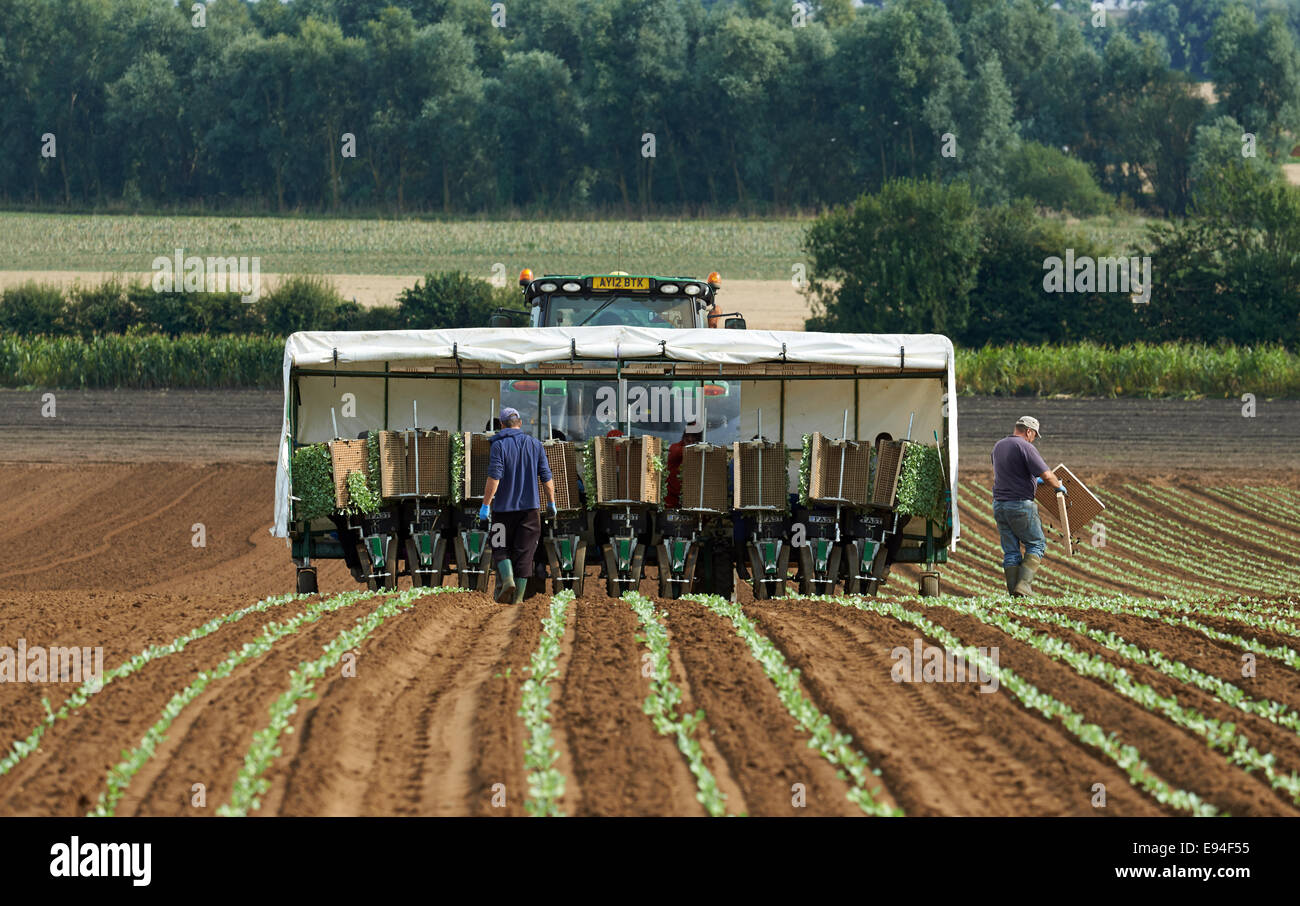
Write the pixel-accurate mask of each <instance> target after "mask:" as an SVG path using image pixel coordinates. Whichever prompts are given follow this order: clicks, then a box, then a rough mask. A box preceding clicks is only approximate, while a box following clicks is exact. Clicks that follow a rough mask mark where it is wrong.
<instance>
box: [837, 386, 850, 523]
mask: <svg viewBox="0 0 1300 906" xmlns="http://www.w3.org/2000/svg"><path fill="white" fill-rule="evenodd" d="M848 433H849V410H848V409H845V410H844V428H843V429H842V433H841V434H840V487H839V490H837V491H836V492H835V497H836V498H837V499H839V500H843V499H844V456H845V454H846V453H848V452H849V439H848V437H847V436H846V435H847V434H848ZM835 515H836V516H837V517H838V516H839V505H838V504H836V508H835ZM835 524H836V525H837V526H838V525H839V521H838V519H837V520H836V523H835ZM837 540H838V539H837Z"/></svg>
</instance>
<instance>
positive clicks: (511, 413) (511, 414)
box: [499, 406, 519, 425]
mask: <svg viewBox="0 0 1300 906" xmlns="http://www.w3.org/2000/svg"><path fill="white" fill-rule="evenodd" d="M499 417H500V419H501V424H503V425H504V424H505V423H506V422H508V421H510V419H512V418H519V410H518V409H512V408H511V407H510V406H506V407H505V408H504V409H502V410H501V412H500V414H499Z"/></svg>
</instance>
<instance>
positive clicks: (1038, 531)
mask: <svg viewBox="0 0 1300 906" xmlns="http://www.w3.org/2000/svg"><path fill="white" fill-rule="evenodd" d="M1038 437H1039V434H1038V419H1036V418H1034V417H1033V416H1030V415H1026V416H1024V417H1023V418H1021V419H1020V420H1019V421H1017V422H1016V428H1015V433H1014V434H1012V435H1011V436H1010V437H1004V438H1002V439H1001V440H1000V441H998V442H997V443H996V444H994V445H993V518H994V520H996V522H997V524H998V534H999V535H1000V536H1001V539H1002V571H1003V573H1005V574H1006V579H1007V591H1008V592H1009V593H1010V594H1011V595H1013V596H1014V597H1017V598H1023V597H1028V596H1029V595H1032V594H1033V593H1034V590H1033V586H1032V583H1033V581H1034V573H1036V572H1037V571H1038V569H1039V567H1041V566H1042V565H1043V554H1044V553H1046V551H1047V539H1046V538H1045V537H1043V524H1042V522H1041V521H1040V520H1039V518H1038V504H1037V503H1035V502H1034V490H1035V488H1036V486H1037V485H1039V484H1041V483H1042V482H1044V481H1046V482H1047V483H1048V484H1050V485H1051V486H1052V487H1054V488H1055V489H1056V493H1058V494H1064V493H1065V485H1064V484H1062V483H1061V480H1060V479H1059V478H1057V477H1056V473H1055V472H1053V471H1052V470H1051V469H1049V468H1047V463H1046V462H1044V461H1043V457H1042V456H1040V455H1039V453H1038V451H1037V450H1035V449H1034V441H1036V440H1037V439H1038ZM1022 544H1023V545H1024V546H1025V553H1024V556H1021V553H1020V546H1021V545H1022Z"/></svg>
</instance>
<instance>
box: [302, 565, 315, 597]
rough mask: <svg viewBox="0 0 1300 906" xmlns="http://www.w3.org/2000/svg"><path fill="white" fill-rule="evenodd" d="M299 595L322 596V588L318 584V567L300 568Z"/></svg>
mask: <svg viewBox="0 0 1300 906" xmlns="http://www.w3.org/2000/svg"><path fill="white" fill-rule="evenodd" d="M298 594H300V595H316V594H320V586H319V585H317V584H316V567H314V566H300V567H298Z"/></svg>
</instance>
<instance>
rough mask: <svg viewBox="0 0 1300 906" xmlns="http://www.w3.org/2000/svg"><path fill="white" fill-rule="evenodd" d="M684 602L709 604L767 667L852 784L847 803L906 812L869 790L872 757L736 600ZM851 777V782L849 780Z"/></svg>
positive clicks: (815, 744)
mask: <svg viewBox="0 0 1300 906" xmlns="http://www.w3.org/2000/svg"><path fill="white" fill-rule="evenodd" d="M683 600H690V601H695V602H697V603H699V604H702V605H704V606H705V607H707V608H709V610H711V611H713V612H714V613H715V614H717V615H718V616H720V617H723V618H725V619H728V620H730V621H731V625H732V626H733V627H734V628H735V630H736V634H737V635H738V636H740V638H741V639H743V640H744V642H745V644H746V646H748V648H749V653H750V654H751V655H753V657H754V660H755V661H757V662H758V664H759V666H761V667H762V668H763V672H764V673H765V674H767V678H768V679H769V680H770V681H771V683H772V685H773V686H774V687H775V688H776V693H777V696H778V697H779V698H780V699H781V703H782V704H783V705H785V708H786V710H787V711H789V712H790V716H791V717H793V718H794V720H795V723H797V724H798V725H799V726H800V727H802V728H803V730H804V731H805V732H807V733H808V734H809V735H810V736H811V737H812V738H811V739H810V740H809V743H808V744H809V746H811V747H812V748H815V749H816V750H817V751H818V752H819V753H821V756H822V757H823V758H825V759H826V760H827V761H829V762H830V763H831V764H833V765H835V766H836V767H838V768H840V772H839V774H840V777H841V778H842V779H844V780H846V781H850V789H849V792H848V799H849V801H850V802H852V803H853V804H854V805H856V806H858V808H860V809H862V810H863V811H864V812H866V813H867V814H868V815H876V816H885V817H897V816H901V815H902V814H903V811H902V809H895V808H890V807H889V806H888V805H886V804H885V803H882V802H879V801H877V799H876V796H877V795H879V793H880V787H879V786H876V787H875V788H874V789H870V790H869V789H867V786H866V785H867V784H868V783H869V782H870V780H871V777H872V776H873V775H875V776H879V774H880V770H879V769H876V770H874V771H873V770H872V769H871V766H870V765H869V764H868V762H867V756H866V755H864V754H862V752H860V751H858V750H856V749H854V748H853V747H852V745H851V743H852V742H853V737H851V736H849V735H847V734H845V733H842V732H840V731H838V730H837V729H835V727H833V726H832V725H831V719H830V717H829V716H828V715H826V714H823V713H821V711H820V710H818V708H817V706H816V705H815V704H813V702H812V700H811V699H809V698H808V696H806V695H805V694H804V692H803V689H802V688H801V687H800V684H799V671H798V670H797V669H796V668H793V667H791V666H790V665H789V664H787V663H786V661H785V655H783V654H782V653H781V650H780V649H779V648H777V647H776V645H774V644H773V643H772V640H771V639H769V638H768V637H767V636H765V635H763V634H762V633H761V632H759V631H758V627H757V626H755V625H754V621H753V620H751V619H750V618H749V617H747V616H746V615H745V611H744V610H743V609H742V608H741V606H740V605H739V604H737V603H736V602H734V601H726V600H723V599H722V598H720V597H718V596H717V595H689V596H687V597H686V598H683ZM850 778H851V780H850Z"/></svg>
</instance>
